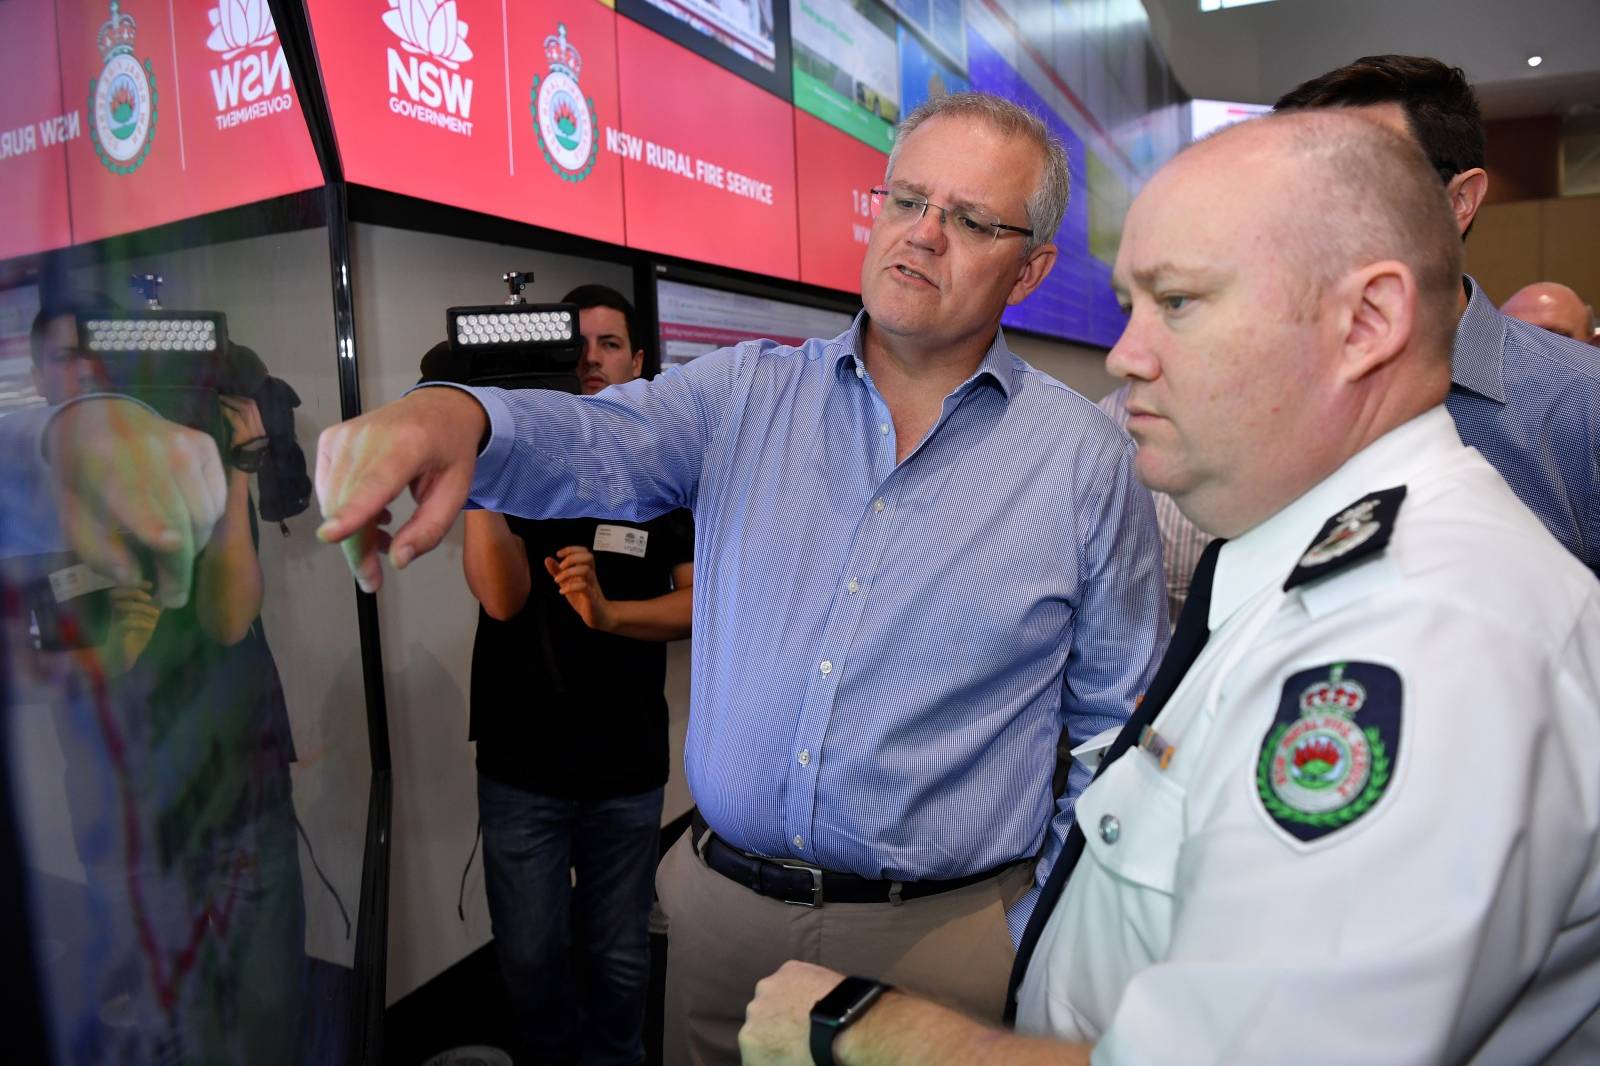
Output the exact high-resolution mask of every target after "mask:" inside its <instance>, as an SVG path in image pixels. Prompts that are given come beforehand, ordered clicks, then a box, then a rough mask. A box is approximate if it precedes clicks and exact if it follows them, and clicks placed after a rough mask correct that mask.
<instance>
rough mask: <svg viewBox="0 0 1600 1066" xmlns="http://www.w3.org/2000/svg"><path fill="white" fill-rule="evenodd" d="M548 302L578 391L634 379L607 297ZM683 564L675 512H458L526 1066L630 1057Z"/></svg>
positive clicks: (687, 525) (689, 577)
mask: <svg viewBox="0 0 1600 1066" xmlns="http://www.w3.org/2000/svg"><path fill="white" fill-rule="evenodd" d="M562 302H563V303H569V304H576V305H577V307H578V308H579V312H578V325H579V331H580V332H581V333H582V337H583V354H582V356H581V357H580V358H579V360H578V364H577V368H576V374H577V377H578V385H579V389H578V391H580V392H582V393H583V394H584V395H586V396H592V395H594V394H596V393H598V392H600V391H602V390H603V389H605V388H606V387H607V386H609V385H614V384H618V383H621V382H625V381H632V380H633V379H635V378H637V377H639V376H640V375H641V373H642V371H643V369H644V350H643V348H642V347H640V346H639V345H638V343H637V341H636V340H635V338H636V337H637V336H638V333H637V329H636V324H635V321H636V320H635V317H634V310H633V306H632V304H630V303H629V302H628V301H627V299H625V298H624V297H623V296H622V294H621V293H618V292H616V291H615V290H613V289H609V288H606V287H605V286H601V285H584V286H581V287H579V288H577V289H575V290H573V291H572V292H570V293H568V294H567V295H566V296H565V297H564V298H563V300H562ZM693 550H694V534H693V529H692V525H691V521H690V519H689V516H688V512H686V511H677V512H673V513H670V514H667V515H663V516H661V517H659V518H655V519H652V520H650V521H647V522H637V523H635V522H624V521H612V520H606V521H601V520H599V519H593V518H579V519H567V520H551V521H528V520H526V519H521V518H515V517H509V518H508V517H506V516H504V515H500V514H495V513H492V512H489V511H477V510H474V511H468V512H466V543H465V549H464V551H463V556H462V561H463V564H464V568H465V570H466V578H467V584H468V586H469V587H470V588H471V590H472V594H473V595H474V596H475V597H477V599H478V601H479V602H480V603H481V604H482V609H481V610H480V612H479V617H478V632H477V638H476V641H475V643H474V645H473V654H472V727H471V737H472V739H474V740H476V741H477V745H478V752H477V765H478V811H479V820H480V823H481V826H482V831H483V865H484V881H485V887H486V889H487V894H488V901H489V914H490V919H491V921H492V924H493V930H494V938H495V948H496V952H497V954H498V956H499V960H500V969H501V973H502V975H503V977H504V979H505V983H506V988H507V990H508V992H509V994H510V996H511V1001H512V1005H513V1007H514V1009H515V1011H516V1013H517V1015H518V1021H519V1023H520V1025H521V1028H522V1030H523V1032H524V1034H525V1036H526V1038H527V1040H528V1041H529V1042H530V1044H531V1046H532V1048H533V1050H534V1051H535V1053H536V1054H537V1056H538V1061H540V1062H577V1061H579V1060H580V1058H581V1061H582V1062H584V1063H586V1064H590V1063H619V1064H630V1066H631V1064H632V1063H636V1062H639V1061H640V1060H641V1059H642V1057H643V1055H644V1046H643V1041H642V1035H641V1030H642V1026H643V1021H644V1008H645V997H646V991H647V986H648V982H649V974H650V959H649V951H650V944H649V931H648V920H649V914H650V907H651V902H652V898H653V890H654V881H655V867H656V860H657V857H658V856H657V847H658V840H659V830H660V822H661V805H662V787H663V785H664V784H665V783H666V779H667V770H668V753H667V703H666V698H665V696H664V694H663V685H664V683H665V680H666V648H665V646H664V644H663V643H661V642H663V641H668V640H678V639H681V638H683V637H687V636H688V635H689V625H690V621H689V620H690V599H691V592H690V586H691V585H692V583H693V580H694V567H693V563H692V558H693ZM541 571H542V572H541ZM574 869H575V870H576V882H575V883H574V880H573V878H572V874H571V871H572V870H574ZM569 930H570V932H569ZM569 936H575V937H576V939H577V942H578V946H579V955H580V956H581V959H582V962H581V964H580V965H581V971H582V977H581V983H580V981H578V980H574V979H573V977H572V975H570V974H569V972H568V971H569V960H570V959H571V958H572V954H573V953H572V952H571V951H570V948H569Z"/></svg>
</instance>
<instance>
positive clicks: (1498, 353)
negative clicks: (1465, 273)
mask: <svg viewBox="0 0 1600 1066" xmlns="http://www.w3.org/2000/svg"><path fill="white" fill-rule="evenodd" d="M1462 280H1463V281H1464V282H1465V283H1466V286H1467V288H1468V289H1469V290H1470V295H1469V296H1468V298H1467V309H1466V311H1464V312H1462V315H1461V321H1460V322H1459V323H1457V325H1456V346H1455V352H1454V353H1453V354H1452V355H1451V357H1450V378H1451V380H1452V381H1454V382H1455V383H1456V384H1457V385H1460V386H1461V387H1462V388H1464V389H1467V390H1469V391H1471V392H1475V393H1477V394H1478V395H1479V396H1485V397H1488V398H1489V399H1491V400H1494V401H1495V402H1497V403H1505V402H1506V380H1505V344H1506V320H1505V316H1504V315H1502V314H1501V313H1500V312H1499V310H1497V309H1496V308H1495V306H1494V304H1493V303H1491V302H1490V300H1489V297H1488V296H1486V295H1485V294H1484V291H1483V287H1482V286H1480V285H1479V284H1478V283H1477V282H1476V281H1474V280H1473V279H1472V278H1470V277H1464V278H1463V279H1462Z"/></svg>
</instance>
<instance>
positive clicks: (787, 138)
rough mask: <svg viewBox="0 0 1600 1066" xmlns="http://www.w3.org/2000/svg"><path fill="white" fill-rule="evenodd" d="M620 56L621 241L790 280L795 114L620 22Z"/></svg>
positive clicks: (793, 269)
mask: <svg viewBox="0 0 1600 1066" xmlns="http://www.w3.org/2000/svg"><path fill="white" fill-rule="evenodd" d="M617 59H618V64H617V65H618V70H619V73H620V76H621V90H622V92H621V98H622V120H623V124H622V127H621V128H620V129H618V130H616V131H615V132H614V133H613V131H609V130H608V131H607V134H606V136H607V144H606V145H605V146H604V150H607V151H612V152H615V153H617V154H618V155H619V156H621V157H622V159H623V199H624V202H625V204H626V206H627V219H628V244H629V245H631V246H632V247H635V248H643V249H646V250H648V251H652V252H664V253H666V254H669V255H680V256H684V257H686V258H689V259H698V260H700V261H702V262H706V263H716V264H719V265H721V266H729V267H736V268H738V269H741V270H751V271H756V272H758V273H762V274H770V275H773V276H776V277H783V278H791V279H792V278H798V277H799V275H800V253H799V242H798V237H797V235H796V232H795V177H794V125H793V119H792V118H791V117H790V116H791V114H792V111H793V109H792V108H791V107H790V106H789V105H788V104H787V103H785V102H784V101H782V100H779V99H778V98H777V97H775V96H772V95H770V94H768V93H766V92H763V91H762V90H760V89H758V88H756V87H755V86H753V85H751V84H750V83H749V82H747V81H745V80H744V79H743V78H740V77H738V76H737V75H734V74H730V73H729V72H728V71H726V70H724V69H722V68H721V67H719V66H717V65H716V64H714V63H712V62H710V61H709V60H706V59H702V58H701V57H699V56H697V55H695V54H694V53H692V52H690V51H689V50H688V49H686V48H684V47H682V46H681V45H678V44H674V43H673V42H671V41H669V40H667V39H666V38H664V37H661V36H659V35H657V34H656V33H654V32H652V31H650V30H648V29H645V28H644V27H643V26H639V25H636V24H634V23H632V22H629V21H628V20H626V19H619V20H618V22H617Z"/></svg>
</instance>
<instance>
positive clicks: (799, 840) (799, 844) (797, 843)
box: [794, 833, 806, 848]
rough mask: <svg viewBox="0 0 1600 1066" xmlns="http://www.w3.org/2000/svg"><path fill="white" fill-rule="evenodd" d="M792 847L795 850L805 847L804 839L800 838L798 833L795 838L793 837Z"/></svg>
mask: <svg viewBox="0 0 1600 1066" xmlns="http://www.w3.org/2000/svg"><path fill="white" fill-rule="evenodd" d="M794 846H795V847H797V848H803V847H805V846H806V838H805V837H803V836H801V835H800V834H799V833H796V834H795V836H794Z"/></svg>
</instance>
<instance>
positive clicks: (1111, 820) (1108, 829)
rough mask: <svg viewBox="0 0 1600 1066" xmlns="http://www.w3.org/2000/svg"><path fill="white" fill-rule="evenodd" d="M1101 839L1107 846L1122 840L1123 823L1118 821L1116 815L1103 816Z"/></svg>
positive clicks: (1101, 818)
mask: <svg viewBox="0 0 1600 1066" xmlns="http://www.w3.org/2000/svg"><path fill="white" fill-rule="evenodd" d="M1100 839H1101V840H1104V841H1105V842H1106V843H1107V844H1115V843H1116V842H1117V841H1118V840H1120V839H1122V823H1121V822H1119V821H1117V816H1116V815H1114V814H1102V815H1101V816H1100Z"/></svg>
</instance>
